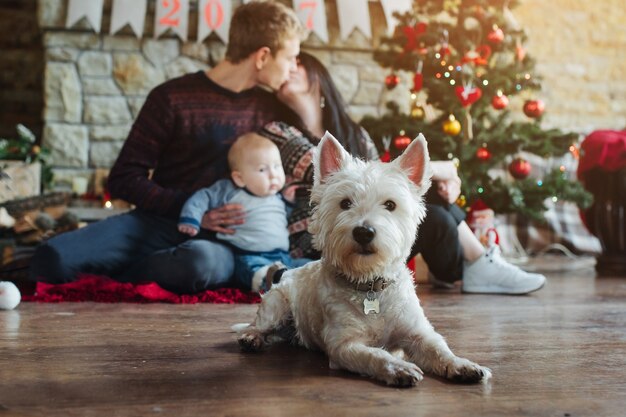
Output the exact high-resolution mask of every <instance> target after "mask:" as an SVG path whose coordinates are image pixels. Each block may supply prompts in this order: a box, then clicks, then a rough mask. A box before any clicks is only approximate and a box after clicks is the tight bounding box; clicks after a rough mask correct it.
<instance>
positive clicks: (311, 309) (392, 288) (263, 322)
mask: <svg viewBox="0 0 626 417" xmlns="http://www.w3.org/2000/svg"><path fill="white" fill-rule="evenodd" d="M314 164H315V175H314V178H315V184H314V187H313V191H312V195H311V202H312V204H313V205H314V211H313V216H312V221H311V224H310V226H309V230H310V231H311V233H312V234H313V236H314V241H313V242H314V245H315V246H316V248H317V249H319V250H320V251H321V253H322V258H321V260H319V261H316V262H312V263H309V264H307V265H305V266H304V267H302V268H298V269H294V270H291V271H288V272H286V273H285V274H284V275H283V277H282V279H281V281H280V283H279V284H276V285H274V286H273V287H272V288H271V290H270V291H268V292H267V293H266V294H265V295H264V296H263V299H262V302H261V305H260V307H259V310H258V312H257V316H256V319H255V321H254V322H253V323H252V324H251V325H249V326H245V327H242V326H239V327H238V328H236V329H237V331H238V332H239V335H238V341H239V343H240V345H241V347H242V349H243V350H246V351H258V350H261V349H263V348H264V347H265V346H268V345H269V344H271V343H273V342H274V341H276V340H277V339H280V335H281V334H284V333H285V332H282V329H285V328H290V327H295V337H294V340H295V341H297V342H298V343H299V344H301V345H303V346H305V347H307V348H309V349H321V350H323V351H324V352H325V353H326V354H327V355H328V357H329V359H330V367H331V368H334V369H338V368H343V369H347V370H350V371H353V372H357V373H359V374H363V375H368V376H370V377H373V378H375V379H377V380H379V381H382V382H385V383H386V384H389V385H397V386H411V385H415V384H416V383H417V382H419V381H420V380H421V379H422V378H423V372H422V371H424V372H429V373H433V374H435V375H439V376H442V377H444V378H449V379H453V380H458V381H462V382H478V381H480V380H486V379H488V378H489V377H490V376H491V373H490V371H489V369H488V368H485V367H482V366H480V365H478V364H476V363H473V362H471V361H469V360H467V359H463V358H459V357H457V356H455V355H454V354H453V353H452V351H451V350H450V349H449V348H448V345H447V344H446V342H445V340H444V339H443V337H442V336H441V335H440V334H438V333H437V332H435V330H434V329H433V327H432V325H431V324H430V322H429V321H428V319H427V318H426V316H425V315H424V311H423V310H422V307H421V306H420V303H419V300H418V298H417V295H416V293H415V286H414V283H413V279H412V275H411V273H410V271H409V270H408V269H407V268H406V266H405V260H406V259H407V257H408V255H409V252H410V250H411V246H412V243H413V241H414V239H415V232H416V229H417V226H418V224H419V223H420V222H421V221H422V220H423V218H424V216H425V214H426V210H425V207H424V203H423V201H422V197H423V195H424V193H425V192H426V191H427V190H428V188H429V187H430V177H431V173H430V167H429V157H428V150H427V147H426V141H425V139H424V137H423V136H422V135H420V136H418V137H417V138H416V139H415V140H414V141H413V142H412V143H411V145H409V147H408V148H407V149H406V150H405V152H404V153H403V154H402V155H401V156H400V157H398V158H397V159H396V160H395V161H393V162H392V163H388V164H383V163H381V162H378V161H374V162H369V163H365V162H363V161H361V160H358V159H355V158H352V157H351V156H350V155H349V154H348V153H347V152H346V151H345V150H344V149H343V148H342V147H341V145H340V144H339V142H337V140H336V139H335V138H334V137H332V135H330V134H329V133H327V134H326V135H325V136H324V138H323V139H322V141H321V142H320V144H319V145H318V148H317V152H316V156H315V159H314ZM346 201H348V203H346ZM390 202H391V203H390ZM394 206H395V207H394ZM357 227H369V228H371V230H373V231H374V237H373V240H371V242H369V243H365V244H363V243H358V242H357V240H356V237H354V236H353V230H354V229H355V228H357ZM376 277H384V278H385V280H387V281H388V282H389V286H388V287H387V288H385V289H384V290H382V291H381V292H380V293H379V296H378V300H379V302H380V313H379V314H367V315H366V314H365V313H364V307H363V300H364V298H365V297H366V292H363V291H358V290H357V288H356V287H357V284H359V283H360V284H364V285H367V283H369V282H371V281H372V280H373V279H375V278H376ZM395 351H400V352H403V353H404V355H403V356H404V358H405V359H406V360H405V359H401V358H400V357H398V356H397V355H392V354H391V353H390V352H395Z"/></svg>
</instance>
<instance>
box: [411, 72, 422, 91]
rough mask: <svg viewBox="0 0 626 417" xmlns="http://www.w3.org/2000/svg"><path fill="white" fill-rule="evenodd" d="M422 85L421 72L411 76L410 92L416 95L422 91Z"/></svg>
mask: <svg viewBox="0 0 626 417" xmlns="http://www.w3.org/2000/svg"><path fill="white" fill-rule="evenodd" d="M423 85H424V75H423V74H422V73H421V72H416V73H415V74H414V75H413V89H412V90H411V91H412V92H414V93H417V92H418V91H420V90H421V89H422V86H423Z"/></svg>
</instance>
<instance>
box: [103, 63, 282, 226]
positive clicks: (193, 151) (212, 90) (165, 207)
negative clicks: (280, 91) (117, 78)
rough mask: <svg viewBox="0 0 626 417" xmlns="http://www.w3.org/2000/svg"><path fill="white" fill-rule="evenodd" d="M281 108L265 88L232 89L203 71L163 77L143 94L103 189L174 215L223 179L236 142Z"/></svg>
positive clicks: (275, 114) (149, 209)
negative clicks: (187, 201) (160, 82)
mask: <svg viewBox="0 0 626 417" xmlns="http://www.w3.org/2000/svg"><path fill="white" fill-rule="evenodd" d="M281 108H282V105H281V104H280V102H279V101H278V100H277V99H276V98H275V97H274V96H273V95H272V94H270V93H267V92H265V91H263V90H261V89H258V88H253V89H250V90H245V91H242V92H240V93H235V92H233V91H230V90H227V89H225V88H223V87H221V86H219V85H218V84H216V83H214V82H213V81H211V80H210V79H209V78H208V77H207V76H206V75H205V73H204V72H202V71H199V72H197V73H194V74H188V75H184V76H182V77H179V78H176V79H173V80H170V81H167V82H165V83H163V84H161V85H160V86H158V87H156V88H155V89H154V90H152V91H151V92H150V94H149V95H148V98H147V99H146V102H145V104H144V105H143V107H142V109H141V112H140V113H139V115H138V117H137V120H136V121H135V123H134V125H133V127H132V129H131V131H130V133H129V135H128V139H127V140H126V142H125V143H124V146H123V148H122V150H121V151H120V154H119V156H118V159H117V161H116V162H115V165H114V166H113V168H112V169H111V172H110V174H109V180H108V188H109V191H110V193H111V195H112V196H113V197H114V198H121V199H123V200H126V201H128V202H129V203H132V204H134V205H136V206H137V207H138V208H140V209H143V210H146V211H149V212H153V213H157V214H161V215H164V216H167V217H171V218H177V217H178V215H179V214H180V210H181V208H182V206H183V204H184V203H185V201H186V200H187V198H188V197H189V196H191V194H193V193H194V192H195V191H197V190H199V189H200V188H204V187H208V186H210V185H211V184H213V183H214V182H215V181H217V180H219V179H221V178H224V177H226V176H227V174H228V162H227V159H226V155H227V152H228V149H229V148H230V146H231V145H232V143H233V142H234V140H235V139H236V138H237V137H238V136H239V135H241V134H243V133H246V132H250V131H255V130H257V129H259V128H261V127H262V126H263V125H265V124H266V123H267V122H269V121H271V120H275V119H277V118H278V114H279V111H280V109H281Z"/></svg>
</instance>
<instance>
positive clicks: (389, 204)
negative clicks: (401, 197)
mask: <svg viewBox="0 0 626 417" xmlns="http://www.w3.org/2000/svg"><path fill="white" fill-rule="evenodd" d="M385 209H386V210H389V211H394V210H395V209H396V203H394V202H393V201H391V200H387V201H385Z"/></svg>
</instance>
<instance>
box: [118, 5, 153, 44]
mask: <svg viewBox="0 0 626 417" xmlns="http://www.w3.org/2000/svg"><path fill="white" fill-rule="evenodd" d="M146 7H147V0H113V10H112V11H111V29H110V31H109V33H111V34H114V33H115V32H117V31H118V30H120V29H122V28H123V27H124V26H126V24H128V25H129V26H130V28H131V29H132V30H133V32H134V33H135V36H137V37H138V38H141V37H142V36H143V25H144V21H145V19H146Z"/></svg>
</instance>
